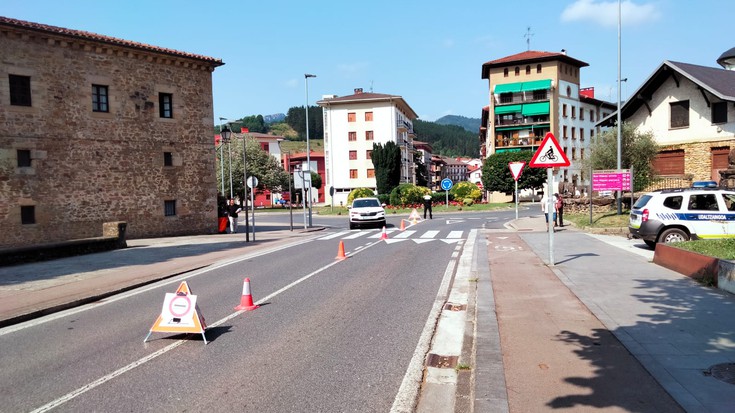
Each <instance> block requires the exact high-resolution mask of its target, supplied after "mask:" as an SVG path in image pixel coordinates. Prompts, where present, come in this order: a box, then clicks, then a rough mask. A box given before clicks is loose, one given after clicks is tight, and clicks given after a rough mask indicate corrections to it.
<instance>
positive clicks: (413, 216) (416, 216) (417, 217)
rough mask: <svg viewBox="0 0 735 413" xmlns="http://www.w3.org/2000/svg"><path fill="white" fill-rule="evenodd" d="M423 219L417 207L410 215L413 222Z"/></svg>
mask: <svg viewBox="0 0 735 413" xmlns="http://www.w3.org/2000/svg"><path fill="white" fill-rule="evenodd" d="M420 219H421V215H419V211H417V210H416V208H414V209H413V211H411V215H409V216H408V220H409V221H411V222H413V223H414V224H415V223H416V221H418V220H420Z"/></svg>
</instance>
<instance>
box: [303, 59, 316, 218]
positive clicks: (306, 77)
mask: <svg viewBox="0 0 735 413" xmlns="http://www.w3.org/2000/svg"><path fill="white" fill-rule="evenodd" d="M310 77H316V75H310V74H308V73H305V74H304V84H305V85H306V106H305V107H304V108H305V109H306V168H307V169H308V170H309V191H308V192H309V198H311V148H310V147H309V78H310ZM301 179H303V176H302V177H301ZM301 187H302V188H303V185H301ZM309 226H311V199H309Z"/></svg>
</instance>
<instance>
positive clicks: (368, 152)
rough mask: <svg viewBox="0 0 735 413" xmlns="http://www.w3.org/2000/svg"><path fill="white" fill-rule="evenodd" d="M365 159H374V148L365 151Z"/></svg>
mask: <svg viewBox="0 0 735 413" xmlns="http://www.w3.org/2000/svg"><path fill="white" fill-rule="evenodd" d="M365 159H373V150H372V149H368V150H366V151H365Z"/></svg>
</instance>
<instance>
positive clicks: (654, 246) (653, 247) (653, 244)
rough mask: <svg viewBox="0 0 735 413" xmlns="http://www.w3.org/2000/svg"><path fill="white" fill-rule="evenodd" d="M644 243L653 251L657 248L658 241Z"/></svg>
mask: <svg viewBox="0 0 735 413" xmlns="http://www.w3.org/2000/svg"><path fill="white" fill-rule="evenodd" d="M643 242H645V243H646V245H648V247H649V248H652V249H655V248H656V241H649V240H643Z"/></svg>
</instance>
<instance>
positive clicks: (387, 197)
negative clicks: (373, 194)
mask: <svg viewBox="0 0 735 413" xmlns="http://www.w3.org/2000/svg"><path fill="white" fill-rule="evenodd" d="M378 199H379V200H380V203H381V204H386V205H390V194H378Z"/></svg>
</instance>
